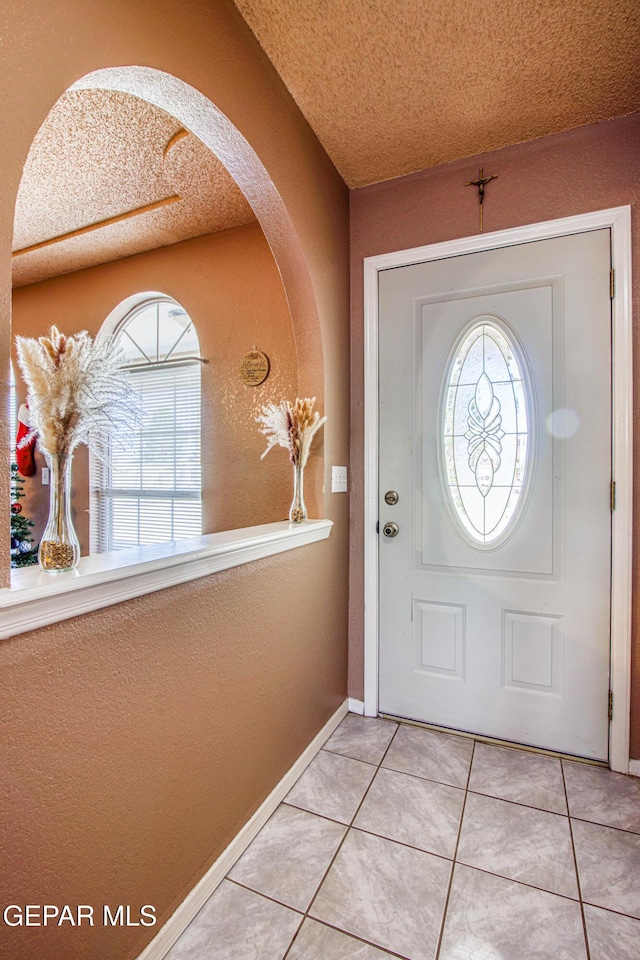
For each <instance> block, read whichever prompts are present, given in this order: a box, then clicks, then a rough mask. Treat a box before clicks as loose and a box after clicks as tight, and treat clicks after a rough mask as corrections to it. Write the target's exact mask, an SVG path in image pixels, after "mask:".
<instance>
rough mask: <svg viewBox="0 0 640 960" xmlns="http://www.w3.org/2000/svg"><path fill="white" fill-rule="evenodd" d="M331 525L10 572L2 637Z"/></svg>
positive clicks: (281, 527)
mask: <svg viewBox="0 0 640 960" xmlns="http://www.w3.org/2000/svg"><path fill="white" fill-rule="evenodd" d="M332 526H333V522H332V521H331V520H308V521H306V523H288V522H282V523H265V524H262V525H261V526H256V527H243V528H242V529H239V530H227V531H225V532H224V533H211V534H208V535H206V536H202V537H194V538H193V539H188V540H174V541H172V542H171V543H161V544H154V545H153V546H147V547H135V548H133V549H131V550H119V551H117V552H114V553H102V554H94V555H92V556H89V557H82V559H81V560H80V563H79V564H78V567H77V569H76V570H71V571H68V572H65V573H57V574H51V573H44V572H43V571H42V570H40V568H39V567H22V568H20V569H18V570H13V571H12V576H11V587H10V588H8V589H7V588H4V589H2V590H0V640H4V639H7V638H8V637H13V636H15V635H16V634H19V633H26V632H27V631H29V630H35V629H37V628H38V627H44V626H46V625H47V624H50V623H58V622H59V621H61V620H67V619H68V618H69V617H78V616H80V615H81V614H83V613H88V612H89V611H91V610H99V609H100V608H101V607H108V606H111V605H112V604H114V603H121V602H122V601H123V600H131V599H132V598H133V597H141V596H143V595H144V594H147V593H154V592H155V591H156V590H164V588H165V587H173V586H175V585H176V584H179V583H186V582H187V581H189V580H196V579H197V578H198V577H206V576H208V575H209V574H211V573H216V572H218V571H219V570H228V569H229V568H230V567H237V566H240V565H241V564H244V563H250V562H251V561H252V560H260V559H262V558H263V557H270V556H273V555H274V554H276V553H283V552H284V551H286V550H294V549H295V548H296V547H303V546H305V545H306V544H309V543H314V542H315V541H317V540H326V539H327V537H328V536H329V534H330V533H331V528H332Z"/></svg>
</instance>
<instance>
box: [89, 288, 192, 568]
mask: <svg viewBox="0 0 640 960" xmlns="http://www.w3.org/2000/svg"><path fill="white" fill-rule="evenodd" d="M155 306H158V305H150V304H147V305H146V307H145V310H146V311H147V313H150V314H151V315H150V316H149V317H148V318H147V319H149V320H150V321H153V320H154V319H155V321H156V322H157V323H158V325H161V324H162V320H163V317H162V313H161V312H160V310H155V318H154V316H153V312H154V311H153V308H154V307H155ZM161 306H163V307H166V304H165V303H163V304H161ZM142 313H143V314H144V311H143V312H142ZM164 313H165V314H166V313H167V311H166V310H164ZM181 316H183V317H184V316H186V315H185V314H184V311H182V312H181ZM132 319H135V320H136V325H137V326H138V327H140V322H141V320H143V319H145V318H144V315H143V316H141V312H140V311H136V314H135V317H133V318H132ZM165 320H166V316H165ZM187 320H188V318H187ZM167 323H168V321H167ZM189 325H190V328H191V330H190V333H191V335H190V336H189V338H188V340H189V344H190V346H191V352H192V353H193V346H194V343H193V339H194V336H195V334H194V332H193V327H192V326H191V324H190V321H189ZM165 326H166V323H165ZM121 330H122V332H124V333H127V334H128V331H127V324H126V323H125V324H124V325H123V327H122V328H121ZM165 333H166V331H165ZM181 336H182V338H183V340H184V339H185V338H184V325H183V326H182V333H181ZM157 339H158V343H160V341H161V339H162V336H158V338H157ZM165 339H166V337H165ZM130 340H131V337H130V335H128V338H127V342H128V352H129V353H133V352H134V351H133V347H131V343H130V342H129V341H130ZM196 344H197V340H196ZM145 346H146V350H145V354H144V356H145V360H144V361H143V362H141V363H137V364H136V362H135V361H134V363H133V364H131V365H130V364H127V367H126V369H127V375H128V376H129V377H130V379H131V384H132V386H133V387H134V389H135V390H136V392H137V393H138V394H139V396H140V399H141V410H142V417H141V421H140V424H139V426H138V429H137V430H136V432H135V435H134V436H133V437H130V438H128V439H127V438H122V440H123V442H122V443H117V442H112V443H111V445H110V450H109V456H108V458H107V461H106V462H100V461H98V460H97V458H93V462H92V488H93V489H92V511H91V528H92V531H91V533H92V535H91V550H92V552H94V553H95V552H97V553H101V552H104V551H108V550H122V549H125V548H127V547H134V546H142V545H145V544H151V543H164V542H167V541H170V540H178V539H181V538H183V537H196V536H200V534H201V532H202V509H201V468H200V370H201V366H200V362H199V360H198V359H196V358H195V357H193V356H192V357H191V358H183V359H179V358H178V357H175V352H174V351H173V349H169V350H168V351H161V350H158V353H162V352H167V353H171V354H172V356H171V358H170V359H169V360H168V361H164V362H163V360H162V359H160V360H159V361H155V362H154V360H153V359H151V360H149V359H148V354H149V353H151V350H149V348H148V344H146V345H145ZM174 357H175V359H174Z"/></svg>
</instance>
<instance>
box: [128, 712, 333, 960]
mask: <svg viewBox="0 0 640 960" xmlns="http://www.w3.org/2000/svg"><path fill="white" fill-rule="evenodd" d="M348 703H349V702H348V701H347V700H345V701H344V703H343V704H342V705H341V706H340V707H338V709H337V710H336V712H335V713H334V714H333V716H332V717H331V719H330V720H328V721H327V723H325V725H324V727H323V728H322V730H321V731H320V733H319V734H317V736H316V737H314V739H313V740H312V741H311V743H310V744H309V746H308V747H307V748H306V750H305V751H304V753H302V754H301V755H300V757H298V759H297V760H296V762H295V763H294V764H293V766H292V767H291V768H290V769H289V770H288V771H287V773H285V775H284V777H283V778H282V780H281V781H280V783H279V784H278V785H277V786H276V787H274V789H273V790H272V791H271V793H270V794H269V796H268V797H267V799H266V800H265V801H264V803H263V804H262V805H261V806H260V807H259V808H258V809H257V810H256V812H255V813H254V815H253V816H252V817H251V819H250V820H249V821H248V822H247V823H246V824H245V825H244V827H243V828H242V830H241V831H240V832H239V833H238V834H236V836H235V837H234V839H233V840H232V841H231V843H230V844H229V846H228V847H227V848H226V850H224V851H223V853H221V854H220V856H219V857H218V859H217V860H216V861H215V863H213V864H212V865H211V866H210V867H209V869H208V870H207V872H206V873H205V875H204V877H202V879H201V880H199V881H198V883H197V884H196V885H195V887H194V888H193V890H191V891H190V893H189V894H188V895H187V897H186V898H185V899H184V900H183V901H182V903H181V904H180V906H179V907H178V908H177V910H176V911H175V913H173V914H172V915H171V916H170V917H169V919H168V920H167V922H166V923H165V924H164V925H163V926H162V927H161V928H160V930H159V931H158V933H157V934H156V935H155V937H154V938H153V940H152V941H151V943H149V944H147V946H146V947H145V949H144V950H143V951H142V953H141V954H140V955H139V957H138V960H163V957H165V956H166V955H167V953H168V952H169V950H170V949H171V947H172V946H173V945H174V943H175V942H176V940H177V939H178V937H180V936H181V935H182V934H183V933H184V931H185V930H186V929H187V927H188V926H189V924H190V923H191V921H192V920H193V918H194V917H195V916H196V914H197V913H198V911H199V910H201V909H202V907H203V906H204V905H205V903H206V902H207V900H208V899H209V897H210V896H211V894H212V893H213V892H214V891H215V889H216V888H217V887H218V885H219V884H220V883H221V882H222V880H224V878H225V877H226V875H227V874H228V872H229V870H231V868H232V867H233V865H234V863H235V862H236V861H237V860H238V859H239V858H240V857H241V856H242V854H243V853H244V851H245V850H246V849H247V847H248V846H249V844H250V843H251V841H252V840H253V838H254V837H255V836H256V834H257V833H258V832H259V831H260V830H261V829H262V827H263V826H264V825H265V823H266V822H267V820H268V819H269V817H270V816H271V814H272V813H273V812H274V811H275V810H276V809H277V807H278V806H279V805H280V803H282V801H283V800H284V798H285V797H286V795H287V794H288V793H289V790H290V789H291V787H292V786H293V785H294V783H295V782H296V780H297V779H298V778H299V777H300V776H301V775H302V774H303V773H304V771H305V770H306V768H307V767H308V766H309V764H310V763H311V761H312V760H313V758H314V757H315V756H316V754H317V753H318V751H319V750H321V749H322V747H323V746H324V744H325V743H326V742H327V740H328V739H329V737H330V736H331V734H332V733H333V731H334V730H335V729H336V727H337V726H338V724H339V723H340V722H341V721H342V720H343V719H344V717H346V715H347V713H348V712H349V706H348Z"/></svg>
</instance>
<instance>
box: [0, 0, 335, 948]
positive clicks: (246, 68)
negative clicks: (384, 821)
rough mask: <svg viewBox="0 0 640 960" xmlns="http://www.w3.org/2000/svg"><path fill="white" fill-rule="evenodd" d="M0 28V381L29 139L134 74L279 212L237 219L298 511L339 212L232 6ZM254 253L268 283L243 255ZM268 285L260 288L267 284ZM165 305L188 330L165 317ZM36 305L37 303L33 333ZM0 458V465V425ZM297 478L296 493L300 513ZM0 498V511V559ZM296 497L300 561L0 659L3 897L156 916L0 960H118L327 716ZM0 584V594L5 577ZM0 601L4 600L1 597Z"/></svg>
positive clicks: (327, 436) (33, 642) (14, 943)
mask: <svg viewBox="0 0 640 960" xmlns="http://www.w3.org/2000/svg"><path fill="white" fill-rule="evenodd" d="M7 23H8V29H7V36H6V38H5V39H6V44H5V45H4V46H3V65H4V68H5V69H4V70H3V71H2V74H1V75H0V92H1V95H0V113H1V114H2V117H3V121H4V129H5V131H7V135H6V136H5V137H3V138H2V140H0V166H1V167H2V170H3V176H4V185H5V190H4V192H3V194H2V196H1V197H0V263H1V264H2V265H3V267H2V269H0V365H1V366H2V368H3V369H4V370H5V374H4V381H5V383H6V380H7V379H8V370H9V347H10V302H11V301H10V296H11V283H10V280H11V278H10V270H9V264H10V254H11V240H12V233H13V220H14V210H15V198H16V194H17V192H18V188H19V183H20V177H21V174H22V169H23V164H24V162H25V160H26V158H27V156H28V153H29V149H30V146H31V144H32V142H33V139H34V137H35V136H36V134H37V132H38V128H39V127H40V125H41V123H42V121H43V119H44V118H45V117H46V116H47V114H48V112H49V111H50V109H51V107H52V106H53V105H54V104H55V103H56V102H57V101H58V99H59V98H60V97H61V96H62V95H63V94H64V92H65V91H66V90H68V89H69V87H70V86H71V85H72V84H73V83H74V82H75V81H76V80H77V79H78V78H79V77H86V76H87V75H90V74H92V72H94V71H96V70H102V69H103V68H106V67H112V66H113V65H116V66H122V67H124V66H126V65H129V64H144V65H146V66H147V67H148V68H156V69H157V70H158V71H164V72H165V73H169V74H173V75H174V76H178V77H181V78H183V79H184V81H186V82H187V83H189V84H190V85H191V86H192V87H193V88H195V89H196V90H199V91H201V93H202V94H203V95H204V96H205V97H206V98H208V99H209V100H210V101H211V103H214V104H216V105H217V107H218V108H219V110H220V111H221V112H222V113H223V114H224V115H225V117H227V118H228V120H229V122H230V125H231V126H232V127H233V128H235V129H236V130H239V131H240V132H241V134H242V137H243V138H244V139H245V140H246V141H247V142H248V143H249V144H250V145H251V147H252V149H253V151H254V152H255V154H256V155H257V156H258V157H259V159H260V162H261V164H262V166H263V167H264V169H265V170H266V171H267V175H268V179H270V180H271V182H272V184H273V187H272V188H271V189H270V193H271V197H272V200H271V202H272V203H273V204H275V206H276V207H278V205H279V204H278V200H277V197H274V192H275V194H277V195H278V196H279V197H280V198H281V203H282V206H283V207H284V215H283V214H282V213H281V214H278V216H274V218H273V219H271V220H270V221H269V223H267V222H266V218H267V217H268V207H269V204H267V205H266V207H267V209H265V208H263V207H259V205H254V209H255V210H256V214H257V216H258V218H259V220H260V223H261V225H262V228H263V230H264V232H265V234H266V235H267V237H268V238H269V243H270V244H271V249H272V250H273V251H274V255H275V258H276V261H277V263H278V267H279V269H280V271H281V274H282V279H283V280H284V282H285V287H286V291H287V297H288V300H289V306H290V310H291V314H292V316H293V325H294V326H295V351H296V353H297V358H298V363H297V364H296V363H295V361H294V362H293V364H292V366H293V367H296V366H297V367H298V383H297V391H298V392H299V393H300V394H302V393H305V394H309V395H314V394H315V395H317V397H318V406H319V407H320V409H321V410H322V412H323V413H326V414H327V415H328V418H329V419H328V421H327V423H326V424H325V426H324V427H323V429H322V431H321V434H320V435H319V437H318V446H317V448H316V458H317V460H316V467H315V469H317V473H318V478H319V479H318V480H317V481H316V487H317V489H318V491H319V488H320V482H319V481H320V479H321V472H322V470H321V460H322V454H323V453H324V458H325V462H326V463H327V464H330V463H335V464H348V459H347V457H348V440H349V312H348V308H349V285H348V281H349V221H348V208H349V194H348V191H347V189H346V187H345V185H344V183H343V182H342V181H341V179H340V177H339V175H338V174H337V172H336V170H335V169H334V168H333V166H332V164H331V162H330V161H329V159H328V157H327V155H326V153H325V152H324V151H323V149H322V147H321V145H320V144H319V142H318V140H317V138H316V137H315V135H314V133H313V131H312V130H311V128H310V127H309V125H308V124H307V123H306V121H305V120H304V118H303V117H302V115H301V113H300V111H299V110H298V108H297V107H296V105H295V103H294V101H293V99H292V98H291V96H290V95H289V94H288V92H287V91H286V89H285V87H284V85H283V84H282V82H281V80H280V78H279V77H278V75H277V73H276V71H275V69H274V68H273V66H272V65H271V63H270V62H269V60H268V59H267V57H266V55H265V54H264V52H263V51H262V49H261V48H260V46H259V45H258V43H257V42H256V40H255V37H254V36H253V35H252V34H251V32H250V30H249V28H248V26H247V24H246V23H245V22H244V20H243V19H242V17H241V15H240V13H239V11H238V9H237V7H236V6H235V5H234V3H233V2H232V0H216V2H215V3H211V2H210V0H193V2H189V3H186V4H185V3H183V2H181V0H155V2H154V3H152V4H151V3H148V2H147V0H127V2H116V3H114V2H113V0H92V3H91V4H87V3H86V2H85V0H60V2H59V3H56V4H55V5H52V4H51V3H50V2H47V0H23V2H22V3H20V4H13V5H12V6H11V9H10V10H8V11H7ZM173 109H174V110H175V111H176V112H178V108H177V107H174V108H173ZM196 119H197V118H196ZM231 134H232V135H233V136H236V135H235V134H233V129H232V130H231ZM203 150H204V148H203ZM229 150H231V147H230V148H229ZM221 156H222V153H221ZM227 162H228V163H229V164H230V163H231V161H230V160H228V161H227ZM237 162H238V164H239V163H240V161H239V160H238V161H237ZM252 162H253V163H254V164H255V161H251V158H249V160H248V161H247V163H248V168H247V170H246V171H245V174H246V177H245V178H243V179H242V180H241V173H240V172H238V171H236V172H235V176H236V179H237V181H238V182H240V183H245V184H247V183H248V184H249V186H246V190H247V193H249V192H250V190H251V184H250V181H251V163H252ZM258 174H259V176H261V177H264V174H263V173H261V172H260V171H259V170H258ZM267 186H268V185H267ZM254 203H255V204H257V200H255V201H254ZM276 213H278V211H277V209H276ZM254 227H255V224H254ZM255 228H256V230H257V229H258V228H257V227H255ZM289 238H291V239H292V242H291V243H288V239H289ZM190 242H191V241H190ZM195 242H199V241H195ZM187 245H188V244H187ZM263 247H264V248H265V249H266V253H267V254H268V256H269V257H270V258H271V261H272V263H273V256H272V254H271V252H270V251H269V249H268V247H267V244H266V242H264V240H263ZM276 251H278V252H277V253H276ZM122 262H124V261H122ZM81 272H85V273H87V274H90V273H91V271H89V270H87V271H81ZM106 272H107V273H108V271H106ZM273 274H274V275H275V276H276V280H277V283H278V284H279V288H280V290H281V291H282V283H281V281H280V276H279V275H278V271H277V269H276V268H275V266H274V267H273ZM300 278H301V279H300ZM55 282H57V281H52V283H55ZM33 286H37V284H34V285H33ZM40 286H42V287H46V286H47V284H40ZM144 289H145V290H158V289H160V290H165V289H166V283H165V282H164V280H163V282H161V283H151V282H149V284H147V285H146V286H145V287H144ZM168 292H169V293H171V294H172V295H175V296H176V299H178V300H179V301H180V302H183V303H184V305H185V309H187V310H189V311H190V312H191V313H195V312H196V311H195V310H194V309H193V304H192V303H191V302H190V298H189V297H188V296H186V297H185V296H181V295H180V294H179V291H178V290H173V289H171V290H169V291H168ZM111 296H112V300H111V303H112V306H115V305H116V304H117V303H118V302H119V301H120V300H121V299H122V297H120V296H119V292H116V291H115V290H112V291H111ZM123 296H124V294H123ZM281 296H282V299H283V301H284V294H282V292H281ZM52 303H53V298H51V297H49V298H47V297H45V296H44V295H43V297H42V300H41V308H42V309H41V310H40V311H39V314H40V319H41V321H42V323H43V324H46V323H47V322H49V321H50V319H51V318H50V316H49V315H48V314H49V312H50V309H51V305H52ZM284 306H285V309H286V302H285V303H284ZM106 312H108V311H106ZM106 312H105V314H103V316H102V319H104V316H105V315H106ZM239 316H241V314H239ZM59 317H60V321H61V322H62V318H63V314H62V313H61V314H59ZM289 327H290V329H291V323H289ZM291 339H292V341H293V334H292V336H291ZM250 346H251V344H249V347H250ZM202 349H203V353H204V352H205V351H206V345H204V344H203V345H202ZM267 382H268V381H267ZM284 395H287V394H284ZM5 397H6V399H7V400H8V383H6V392H5ZM7 405H8V404H7ZM0 437H1V440H2V444H3V445H4V449H5V450H8V449H9V432H8V425H7V418H4V417H3V418H2V419H1V420H0ZM80 449H83V448H80ZM261 449H264V447H263V446H262V447H261ZM279 453H281V454H282V458H281V460H280V459H279V456H278V454H279ZM272 458H273V459H272ZM252 462H253V463H255V460H254V461H252ZM258 462H259V461H258ZM278 463H281V464H282V468H283V470H285V471H286V483H287V485H288V487H287V492H288V493H289V497H288V499H289V501H290V489H291V488H290V484H291V477H290V476H289V471H290V465H289V464H288V462H287V457H286V454H285V453H284V451H273V452H272V453H270V454H269V457H267V458H266V459H265V460H264V461H262V465H263V466H265V467H266V468H268V470H269V471H271V470H275V468H276V466H277V465H278ZM310 465H311V464H310ZM74 466H75V464H74ZM311 481H312V472H310V473H309V474H308V475H307V484H306V485H305V490H306V492H307V494H308V499H309V501H310V500H311V496H310V494H311V493H312V490H311V487H312V484H311ZM8 487H9V484H8V483H6V484H5V488H4V493H2V494H0V516H4V517H5V518H6V521H5V522H6V536H7V538H8V530H9V516H8V515H9V497H8ZM307 488H308V489H307ZM317 498H318V499H317V502H318V504H319V507H318V510H317V513H316V515H321V516H326V517H329V518H330V519H331V520H332V521H333V523H334V525H333V529H332V531H331V536H330V538H329V539H327V540H324V541H322V542H321V543H320V542H319V543H313V544H309V545H307V546H305V547H302V548H301V549H296V550H293V551H291V552H289V553H283V554H280V555H277V556H273V557H268V558H266V559H263V560H258V561H255V562H254V561H252V562H251V563H247V564H244V565H242V566H238V567H234V568H231V569H229V570H226V571H220V572H217V573H213V574H210V575H207V576H203V577H200V578H198V579H196V580H193V581H191V582H190V583H189V584H180V585H177V586H175V587H171V588H169V589H162V590H158V591H157V592H156V593H153V594H149V595H147V596H143V597H137V598H136V599H135V600H131V601H124V602H118V603H114V604H113V606H110V607H106V608H104V609H101V610H95V611H93V612H91V613H89V614H84V615H81V616H74V617H72V618H70V619H68V620H66V621H64V622H61V623H53V624H51V625H49V626H46V627H43V628H41V629H38V630H31V631H29V632H26V633H22V634H19V635H18V636H16V637H13V638H10V639H8V640H6V641H3V642H2V643H1V644H0V676H1V677H2V684H1V689H0V699H1V700H2V703H3V708H4V714H5V716H7V717H8V718H9V717H10V718H11V720H10V724H11V730H12V735H11V736H10V737H6V738H4V741H3V744H2V749H1V751H0V752H1V753H2V760H1V762H0V769H1V771H2V780H3V786H4V785H6V786H7V788H8V789H7V791H5V792H6V793H7V802H6V803H5V804H3V805H2V809H1V810H0V829H1V830H3V831H4V833H5V834H6V836H7V837H10V838H12V839H11V841H10V842H9V844H8V846H7V849H6V856H5V857H4V859H3V870H2V879H3V881H4V888H5V890H6V891H7V897H9V896H11V897H14V896H15V891H20V896H21V897H22V898H23V900H22V901H21V902H24V903H49V902H56V903H62V904H64V903H71V904H73V903H95V904H104V903H109V904H116V903H120V902H122V903H131V904H134V903H135V904H141V903H152V904H154V905H155V907H156V915H157V917H158V922H157V925H156V926H155V927H154V928H146V929H145V928H142V927H131V928H127V927H122V928H119V927H116V928H103V927H102V926H100V925H98V924H96V926H94V927H90V926H87V925H84V924H83V925H82V927H79V928H74V929H70V928H69V925H68V924H64V925H63V926H62V927H60V928H58V927H54V926H48V927H46V928H45V927H31V928H29V929H28V930H27V931H25V929H23V928H15V929H13V928H12V929H10V928H7V929H6V930H5V931H4V934H3V936H4V940H3V944H4V941H6V951H7V952H8V953H10V955H11V957H12V958H13V960H33V957H34V956H46V957H47V958H49V960H68V957H69V956H70V954H74V955H76V956H77V957H78V958H79V960H80V958H82V960H93V958H95V957H98V956H109V957H115V956H118V957H123V958H124V957H128V958H132V960H133V958H135V957H138V956H140V953H141V951H142V950H143V949H144V948H145V945H146V944H147V942H148V941H149V940H150V939H151V938H152V937H153V936H154V934H155V933H156V932H157V931H158V930H159V929H161V927H162V925H163V924H164V923H165V922H166V921H167V920H168V918H169V917H170V916H171V915H172V913H173V911H174V910H175V909H176V908H177V907H178V905H179V904H180V903H181V902H182V901H183V899H184V897H185V895H186V894H187V893H188V891H189V890H191V889H192V888H193V887H194V886H195V885H196V883H197V882H198V881H199V880H200V879H201V878H202V876H203V875H204V874H205V873H206V872H207V870H208V869H209V867H210V866H211V865H212V864H213V863H214V862H215V861H216V858H217V857H218V856H219V855H220V854H221V853H222V852H223V851H224V849H225V848H226V847H227V845H228V843H229V841H230V839H231V838H232V837H234V836H235V835H236V834H237V833H238V831H239V830H240V829H241V828H242V826H243V825H244V824H245V823H246V822H247V821H248V820H249V819H250V817H251V816H252V814H253V813H254V811H255V810H256V809H257V808H258V807H259V806H260V804H261V803H262V802H263V801H264V799H265V797H267V796H268V795H269V794H270V792H271V791H272V790H273V788H274V785H275V784H277V783H278V782H279V781H280V779H281V778H282V777H283V775H284V774H285V773H286V771H287V770H288V769H289V768H290V767H291V765H292V764H293V763H294V762H295V761H296V760H297V758H298V757H299V756H300V755H301V753H302V752H303V751H304V750H305V749H306V747H307V746H308V745H309V744H310V743H311V742H312V740H313V738H314V737H315V736H316V735H317V734H318V732H319V731H320V730H321V729H322V727H323V725H324V724H325V723H326V722H327V721H328V719H329V718H330V717H331V716H332V715H333V714H334V712H335V711H336V709H337V708H338V707H339V705H340V704H341V703H343V702H344V698H345V694H346V636H347V578H346V571H347V557H348V518H349V514H348V496H347V495H345V494H340V495H338V494H336V495H331V494H328V495H325V496H324V497H323V498H321V497H320V496H319V493H318V495H317ZM287 505H288V504H287ZM308 505H309V506H311V503H310V502H309V503H308ZM6 552H7V554H8V551H6ZM26 573H27V574H30V573H31V571H26ZM0 575H1V576H2V587H3V588H5V587H8V580H9V559H8V556H7V559H6V562H5V566H4V567H2V566H0ZM34 575H35V577H36V578H37V577H38V573H37V571H35V573H34ZM43 576H44V575H43ZM60 580H62V577H61V578H60ZM57 582H60V581H57ZM0 593H1V594H2V599H3V600H6V602H7V603H10V602H11V601H12V598H13V596H14V591H13V590H11V591H9V590H8V589H2V590H0ZM52 883H53V886H52ZM51 898H53V900H52V899H51ZM114 898H115V899H114ZM7 902H9V900H8V899H7Z"/></svg>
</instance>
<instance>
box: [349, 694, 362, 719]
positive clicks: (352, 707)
mask: <svg viewBox="0 0 640 960" xmlns="http://www.w3.org/2000/svg"><path fill="white" fill-rule="evenodd" d="M349 713H359V714H360V716H362V715H363V714H364V700H355V699H354V698H353V697H349Z"/></svg>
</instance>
